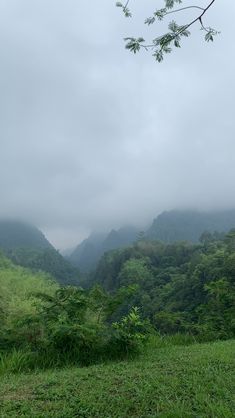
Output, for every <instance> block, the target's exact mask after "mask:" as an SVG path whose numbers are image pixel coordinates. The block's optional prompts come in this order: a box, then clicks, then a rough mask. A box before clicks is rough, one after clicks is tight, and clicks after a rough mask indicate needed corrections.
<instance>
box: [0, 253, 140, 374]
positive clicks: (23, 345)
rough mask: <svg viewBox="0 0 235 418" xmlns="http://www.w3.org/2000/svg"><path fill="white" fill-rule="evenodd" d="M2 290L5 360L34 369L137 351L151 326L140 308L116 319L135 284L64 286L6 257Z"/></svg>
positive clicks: (0, 264) (0, 347) (0, 344)
mask: <svg viewBox="0 0 235 418" xmlns="http://www.w3.org/2000/svg"><path fill="white" fill-rule="evenodd" d="M0 292H1V299H0V320H1V332H0V351H1V353H0V354H1V356H2V363H4V362H5V361H7V360H6V359H7V358H8V359H10V360H9V361H10V362H11V361H12V358H14V356H15V358H17V359H19V363H20V364H21V367H23V368H24V367H25V368H29V369H30V368H37V367H39V368H40V367H49V366H57V365H65V364H71V363H75V364H81V365H84V364H90V363H92V362H95V361H100V360H102V359H111V358H117V357H118V358H120V357H123V356H127V355H128V356H129V355H134V354H136V353H137V352H138V351H139V349H140V347H141V345H142V343H143V342H144V341H145V340H146V335H147V328H148V327H147V325H146V323H145V322H143V321H142V320H141V318H140V314H139V311H138V309H137V308H132V309H130V311H129V312H128V313H127V315H125V317H123V318H121V319H120V320H119V321H112V320H111V316H112V314H113V313H114V312H115V311H116V309H117V307H118V306H119V305H120V304H121V303H123V302H124V300H125V299H126V298H128V297H130V295H131V294H132V292H133V289H132V288H131V287H130V288H129V289H128V288H127V289H120V290H119V291H118V292H117V293H116V294H115V295H112V296H110V295H108V293H107V292H104V291H103V290H102V289H101V288H100V287H97V286H95V287H93V288H92V289H91V290H89V291H84V290H83V289H81V288H79V287H71V286H68V287H60V286H59V285H58V284H56V283H55V282H53V281H50V279H49V277H47V276H45V275H43V274H33V273H31V272H30V271H29V270H25V269H23V268H21V267H16V266H14V265H13V264H11V262H10V261H9V260H7V259H6V258H4V257H3V256H1V258H0ZM17 353H18V354H17ZM19 353H21V354H22V356H21V354H19ZM17 368H18V365H17V366H16V369H17ZM13 369H14V368H13Z"/></svg>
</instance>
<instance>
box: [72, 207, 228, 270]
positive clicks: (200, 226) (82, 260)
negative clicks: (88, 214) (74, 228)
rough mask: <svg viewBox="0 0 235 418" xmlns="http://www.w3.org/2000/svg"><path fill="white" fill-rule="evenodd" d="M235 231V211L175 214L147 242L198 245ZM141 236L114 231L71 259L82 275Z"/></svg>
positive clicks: (93, 238)
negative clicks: (209, 236) (204, 239)
mask: <svg viewBox="0 0 235 418" xmlns="http://www.w3.org/2000/svg"><path fill="white" fill-rule="evenodd" d="M233 228H235V210H229V211H228V210H227V211H221V212H198V211H181V210H173V211H169V212H163V213H161V214H160V215H159V216H158V217H157V218H156V219H154V221H153V222H152V225H151V227H150V228H148V229H147V230H146V231H145V232H144V237H145V239H146V240H157V241H162V242H164V243H173V242H177V241H189V242H192V243H197V242H199V240H200V237H201V235H202V234H203V233H204V232H210V233H214V232H216V233H217V237H220V235H223V234H224V233H226V232H228V231H229V230H231V229H233ZM138 235H139V230H138V229H137V228H134V227H124V228H120V229H119V230H114V229H113V230H111V231H110V232H109V234H107V235H106V234H91V235H90V236H89V237H88V238H87V239H85V240H84V241H83V242H82V243H81V244H79V245H78V246H77V247H76V248H75V250H74V251H73V252H72V254H71V255H70V256H69V257H67V259H68V260H69V261H70V262H71V263H72V264H73V265H74V266H75V267H78V268H79V269H80V270H81V271H82V272H84V273H86V272H90V271H92V270H94V269H95V268H96V266H97V264H98V262H99V260H100V259H101V257H102V256H103V254H104V253H105V252H107V251H110V250H114V249H118V248H123V247H125V246H128V245H130V244H133V243H134V242H135V241H136V240H137V239H138Z"/></svg>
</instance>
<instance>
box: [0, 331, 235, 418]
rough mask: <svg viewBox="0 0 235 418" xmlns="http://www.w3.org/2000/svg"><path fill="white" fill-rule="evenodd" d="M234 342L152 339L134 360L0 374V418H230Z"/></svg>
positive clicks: (234, 411) (234, 407)
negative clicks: (190, 342)
mask: <svg viewBox="0 0 235 418" xmlns="http://www.w3.org/2000/svg"><path fill="white" fill-rule="evenodd" d="M234 353H235V341H226V342H216V343H210V344H194V345H188V346H177V345H172V344H163V345H159V341H158V340H157V339H156V340H155V341H153V342H152V344H151V347H149V348H148V349H146V352H145V353H144V354H143V355H141V357H139V358H138V359H135V360H133V361H122V362H118V363H109V364H103V365H96V366H90V367H84V368H75V367H73V368H67V369H63V370H50V371H44V372H34V373H30V374H11V375H9V374H8V375H3V376H2V379H1V383H0V417H1V418H15V417H32V418H39V417H40V418H47V417H48V418H49V417H53V418H73V417H78V418H132V417H135V418H158V417H159V418H191V417H195V418H203V417H205V418H210V417H211V418H223V417H224V418H232V417H235V404H234V397H233V393H234V387H235V379H234V366H235V356H234Z"/></svg>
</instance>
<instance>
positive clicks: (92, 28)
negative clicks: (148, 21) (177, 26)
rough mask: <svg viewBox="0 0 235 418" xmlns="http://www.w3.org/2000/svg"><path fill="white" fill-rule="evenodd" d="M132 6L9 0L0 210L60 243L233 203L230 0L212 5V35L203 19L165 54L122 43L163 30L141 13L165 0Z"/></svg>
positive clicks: (3, 41) (2, 28) (2, 45)
mask: <svg viewBox="0 0 235 418" xmlns="http://www.w3.org/2000/svg"><path fill="white" fill-rule="evenodd" d="M202 4H205V2H204V1H202ZM132 8H133V15H134V18H133V19H131V20H130V19H125V18H124V17H123V16H122V15H121V13H120V10H119V9H117V8H115V1H111V0H101V1H99V2H94V1H93V2H91V1H86V2H79V1H77V0H67V1H65V0H34V1H32V0H21V1H18V0H2V1H1V2H0V52H1V77H0V89H1V94H0V190H1V202H0V218H6V217H7V218H17V219H18V218H22V219H25V220H27V221H29V222H32V223H33V224H35V225H37V226H38V227H39V228H40V229H41V230H42V231H43V233H45V235H46V236H47V238H48V239H49V241H50V242H52V244H53V245H54V246H55V247H56V248H66V247H72V246H75V245H77V244H78V242H79V241H81V240H82V239H83V238H85V237H86V236H88V235H89V234H90V233H91V232H92V231H93V230H95V231H103V230H105V231H108V230H110V229H112V228H115V229H118V228H120V227H121V226H123V225H127V224H128V225H129V224H131V225H134V226H137V227H138V228H140V229H141V228H142V227H146V226H147V224H148V223H149V222H151V221H152V219H153V218H155V217H156V216H157V215H158V214H159V213H160V212H162V211H164V210H171V209H175V208H176V209H177V208H178V209H182V208H183V209H190V208H195V209H201V210H211V209H214V210H220V209H227V208H228V209H229V208H235V182H234V178H235V141H234V138H235V125H234V106H233V101H234V95H235V85H234V73H235V57H234V52H233V50H234V45H233V23H234V22H233V20H234V13H235V4H234V2H231V1H229V0H223V2H219V1H218V2H216V4H215V6H214V7H213V9H211V10H210V11H209V13H208V15H207V16H206V19H205V24H206V25H208V26H213V27H215V28H216V29H218V30H220V31H221V34H220V35H219V36H218V37H217V38H216V40H215V42H214V43H213V44H212V43H211V44H207V43H205V42H203V36H202V34H201V33H200V31H199V30H198V29H199V28H195V29H194V30H193V34H192V38H191V40H185V41H184V46H183V47H182V49H181V50H179V51H175V52H174V53H172V54H171V55H169V56H168V57H167V58H166V60H165V61H164V62H163V63H162V64H161V65H159V64H156V63H155V62H154V60H153V58H152V57H151V54H150V55H149V54H147V53H145V52H143V53H141V54H139V55H136V56H134V55H131V54H130V53H129V52H128V51H126V50H125V48H124V43H123V40H122V39H123V38H124V37H125V36H128V35H130V36H132V35H133V36H135V35H143V36H144V37H146V38H148V37H149V39H151V35H152V34H153V33H156V35H157V34H159V33H161V29H159V30H158V26H154V27H152V28H150V29H149V28H147V27H145V25H143V21H144V19H145V17H148V16H149V15H150V14H151V11H152V10H154V9H155V8H156V1H153V0H149V1H147V2H137V1H134V0H133V1H132ZM183 21H184V19H183V16H182V23H183ZM179 22H180V20H179Z"/></svg>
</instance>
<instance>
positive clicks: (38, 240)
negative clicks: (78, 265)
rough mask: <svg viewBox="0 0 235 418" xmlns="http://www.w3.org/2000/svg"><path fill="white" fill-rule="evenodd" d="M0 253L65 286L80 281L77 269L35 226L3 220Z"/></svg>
mask: <svg viewBox="0 0 235 418" xmlns="http://www.w3.org/2000/svg"><path fill="white" fill-rule="evenodd" d="M0 250H1V251H2V252H3V253H4V254H5V255H6V256H7V257H8V258H10V259H11V260H12V261H13V262H14V264H17V265H20V266H23V267H28V268H30V269H31V270H33V271H44V272H46V273H49V274H50V275H52V276H53V277H54V278H56V279H57V280H58V281H59V282H60V283H62V284H76V283H78V281H79V272H78V271H77V269H75V268H74V267H73V266H72V265H71V264H70V263H69V261H68V260H65V259H64V258H63V257H62V255H61V254H60V253H59V252H58V251H56V250H55V249H54V247H53V246H52V245H51V244H50V242H49V241H48V240H47V239H46V237H45V236H44V235H43V233H42V232H41V231H40V230H39V229H38V228H36V227H35V226H33V225H30V224H27V223H24V222H20V221H9V220H1V221H0Z"/></svg>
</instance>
